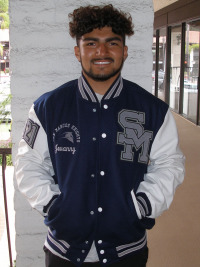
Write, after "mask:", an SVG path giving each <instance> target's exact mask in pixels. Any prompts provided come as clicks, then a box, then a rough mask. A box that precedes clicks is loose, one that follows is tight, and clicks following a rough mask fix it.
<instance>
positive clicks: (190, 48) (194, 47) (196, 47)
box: [189, 44, 199, 53]
mask: <svg viewBox="0 0 200 267" xmlns="http://www.w3.org/2000/svg"><path fill="white" fill-rule="evenodd" d="M195 49H196V50H198V49H199V44H192V45H189V53H191V51H192V50H195Z"/></svg>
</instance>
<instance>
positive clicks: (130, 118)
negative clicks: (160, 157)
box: [117, 110, 153, 163]
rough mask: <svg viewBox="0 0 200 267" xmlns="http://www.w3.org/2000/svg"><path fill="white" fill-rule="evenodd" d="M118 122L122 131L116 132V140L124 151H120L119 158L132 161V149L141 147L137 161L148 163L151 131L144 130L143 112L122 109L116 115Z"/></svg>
mask: <svg viewBox="0 0 200 267" xmlns="http://www.w3.org/2000/svg"><path fill="white" fill-rule="evenodd" d="M118 121H119V124H120V125H121V126H122V127H123V129H124V132H123V133H118V136H117V142H118V144H120V145H124V151H122V152H121V159H122V160H127V161H133V158H134V152H133V149H135V150H137V151H138V150H139V149H141V153H140V154H139V158H138V161H139V162H141V163H148V160H149V157H148V150H149V145H150V141H151V140H152V137H153V132H151V131H145V130H144V127H143V126H142V124H144V123H145V114H144V113H143V112H137V111H133V110H122V111H121V112H120V113H119V116H118Z"/></svg>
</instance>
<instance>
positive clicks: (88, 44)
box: [87, 42, 95, 46]
mask: <svg viewBox="0 0 200 267" xmlns="http://www.w3.org/2000/svg"><path fill="white" fill-rule="evenodd" d="M87 46H95V43H92V42H90V43H87Z"/></svg>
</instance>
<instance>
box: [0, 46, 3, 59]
mask: <svg viewBox="0 0 200 267" xmlns="http://www.w3.org/2000/svg"><path fill="white" fill-rule="evenodd" d="M0 55H1V56H3V45H1V44H0Z"/></svg>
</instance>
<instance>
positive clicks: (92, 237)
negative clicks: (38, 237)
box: [16, 5, 184, 267]
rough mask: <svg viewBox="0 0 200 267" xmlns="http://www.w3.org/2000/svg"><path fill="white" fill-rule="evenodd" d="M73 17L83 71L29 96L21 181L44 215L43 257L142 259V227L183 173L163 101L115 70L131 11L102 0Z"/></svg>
mask: <svg viewBox="0 0 200 267" xmlns="http://www.w3.org/2000/svg"><path fill="white" fill-rule="evenodd" d="M70 19H71V22H70V34H71V36H72V37H75V38H76V40H77V46H76V47H75V55H76V57H77V59H78V60H79V62H80V63H81V65H82V75H81V77H80V78H79V79H78V80H74V81H70V82H68V83H66V84H64V85H62V86H61V87H59V88H57V89H56V90H54V91H51V92H48V93H46V94H44V95H42V96H41V97H40V98H39V99H37V100H36V101H35V102H34V105H33V106H32V108H31V110H30V113H29V118H28V120H27V124H26V127H25V131H24V134H23V139H22V140H21V142H20V144H19V151H18V155H17V159H16V177H17V181H18V185H19V189H20V190H21V192H22V193H23V194H24V195H25V196H26V197H27V199H28V200H29V202H30V204H31V206H32V207H33V208H35V209H36V210H38V211H39V212H40V213H41V214H42V215H43V216H44V217H45V220H44V221H45V224H46V225H47V226H48V235H47V239H46V241H45V247H44V250H45V252H46V266H48V267H50V266H54V267H57V266H59V267H62V266H63V267H64V266H94V267H95V266H113V267H117V266H123V267H126V266H127V267H128V266H131V267H142V266H143V267H144V266H146V262H147V258H148V248H147V237H146V229H150V228H152V227H153V225H154V219H155V218H156V217H157V216H159V215H160V214H162V212H163V211H164V210H166V209H168V208H169V205H170V203H171V202H172V199H173V195H174V191H175V189H176V187H177V186H178V185H179V184H180V183H181V182H182V181H183V176H184V156H183V155H182V153H181V151H180V149H179V146H178V136H177V130H176V126H175V123H174V120H173V117H172V115H171V113H170V110H169V107H168V105H167V104H165V103H164V102H162V101H161V100H159V99H157V98H155V97H154V96H153V95H151V94H150V93H148V92H147V91H145V90H144V89H142V88H141V87H140V86H138V85H136V84H134V83H132V82H130V81H127V80H124V79H122V77H121V75H120V73H121V69H122V67H123V64H124V61H125V60H126V58H127V55H128V48H127V46H126V45H125V36H126V35H128V36H130V35H132V34H133V26H132V21H131V17H130V16H128V15H126V14H124V13H122V12H120V11H118V10H116V9H114V8H113V6H112V5H108V6H104V7H91V6H88V7H81V8H79V9H76V10H75V11H74V12H73V13H72V14H71V15H70Z"/></svg>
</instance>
